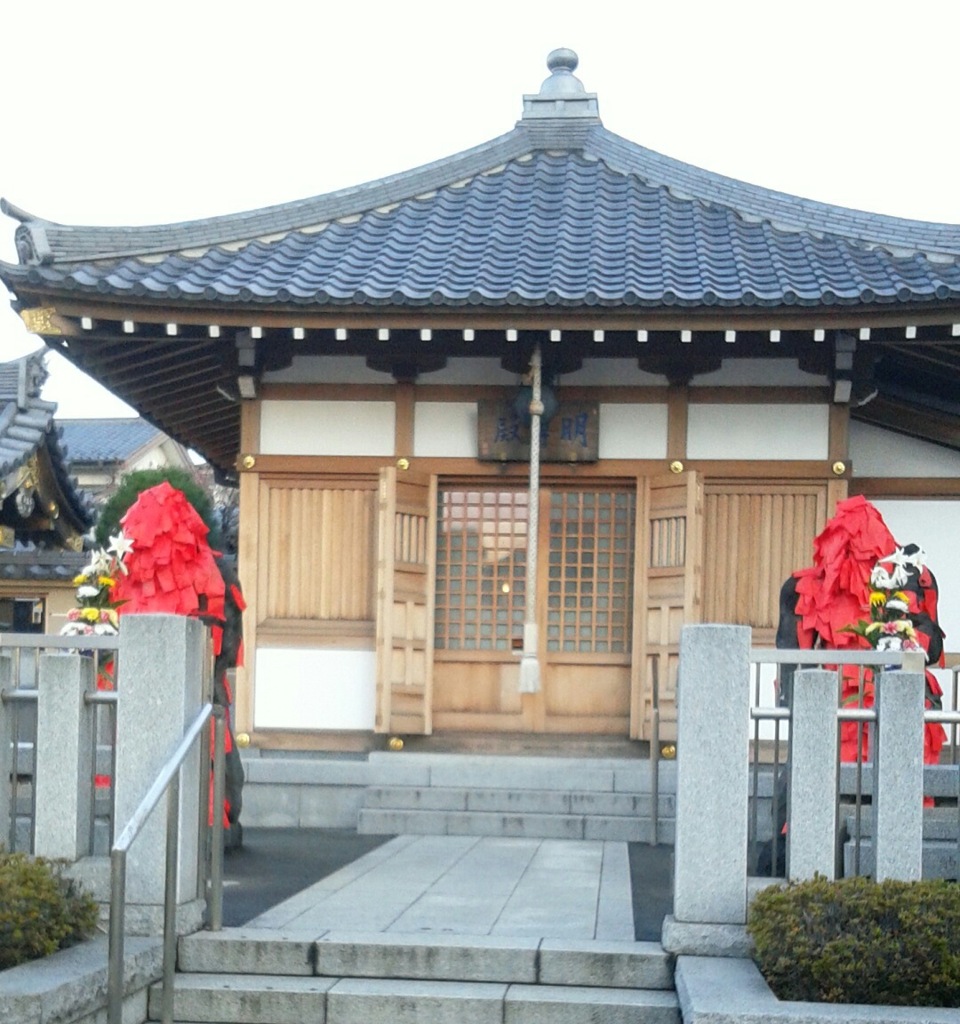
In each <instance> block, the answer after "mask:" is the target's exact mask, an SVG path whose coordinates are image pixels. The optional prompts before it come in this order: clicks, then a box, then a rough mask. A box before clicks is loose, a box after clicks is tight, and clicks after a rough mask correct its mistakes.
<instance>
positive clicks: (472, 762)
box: [357, 753, 676, 843]
mask: <svg viewBox="0 0 960 1024" xmlns="http://www.w3.org/2000/svg"><path fill="white" fill-rule="evenodd" d="M651 771H652V768H651V763H650V762H649V761H640V760H622V759H601V760H583V759H578V758H538V757H509V756H507V757H504V756H499V757H497V756H484V757H477V756H470V755H462V756H458V755H450V754H444V755H432V754H404V755H402V756H400V757H398V756H396V755H392V754H378V753H374V754H371V755H370V775H371V781H370V784H369V785H368V786H367V788H366V789H365V791H364V794H363V800H362V803H361V806H360V809H359V812H358V816H357V830H358V831H359V832H360V833H361V834H366V835H397V834H415V835H481V836H516V837H522V838H542V839H596V840H608V841H617V842H652V841H653V840H654V823H653V819H652V813H651V812H652V778H651ZM675 783H676V765H675V764H674V763H673V762H661V764H660V779H659V786H658V790H659V793H658V801H657V806H658V820H657V824H656V830H657V834H656V840H657V841H658V842H666V843H672V842H673V836H674V816H675V797H674V793H675V788H676V785H675Z"/></svg>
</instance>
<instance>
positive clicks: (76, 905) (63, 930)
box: [0, 851, 98, 970]
mask: <svg viewBox="0 0 960 1024" xmlns="http://www.w3.org/2000/svg"><path fill="white" fill-rule="evenodd" d="M61 867H62V866H61V865H60V864H59V863H57V862H55V861H50V860H46V859H44V858H42V857H28V856H27V855H26V854H25V853H4V852H2V851H0V970H3V969H4V968H7V967H14V966H16V965H17V964H22V963H25V962H26V961H27V960H36V959H37V958H38V957H43V956H49V955H50V954H51V953H55V952H56V951H57V950H58V949H63V948H64V947H65V946H72V945H74V944H75V943H77V942H82V941H83V940H84V939H85V938H88V937H89V936H90V935H91V934H92V933H93V930H94V928H95V927H96V924H97V915H98V907H97V903H96V901H95V900H94V899H93V897H92V896H89V895H88V894H87V893H84V892H82V891H81V890H80V888H79V887H78V886H77V885H76V884H75V883H74V882H73V881H71V880H69V879H66V878H64V877H63V874H62V873H61Z"/></svg>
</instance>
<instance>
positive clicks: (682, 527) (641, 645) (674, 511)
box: [630, 472, 703, 739]
mask: <svg viewBox="0 0 960 1024" xmlns="http://www.w3.org/2000/svg"><path fill="white" fill-rule="evenodd" d="M702 576H703V499H702V486H701V483H700V480H699V477H698V476H697V474H696V473H690V472H687V473H684V474H683V475H680V476H669V477H648V478H641V479H640V480H638V482H637V540H636V572H635V588H636V597H635V608H636V612H635V615H634V646H633V650H634V657H633V668H632V678H631V702H630V735H631V736H632V737H633V738H634V739H650V738H651V732H652V717H653V716H652V711H653V700H654V679H655V678H656V680H657V683H658V690H659V714H660V723H661V732H660V736H661V738H662V739H668V738H674V737H675V735H676V685H677V668H678V663H679V652H680V630H681V629H682V627H683V626H684V624H686V623H693V622H699V621H700V612H701V591H700V588H701V581H702Z"/></svg>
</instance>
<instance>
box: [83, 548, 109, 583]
mask: <svg viewBox="0 0 960 1024" xmlns="http://www.w3.org/2000/svg"><path fill="white" fill-rule="evenodd" d="M109 574H110V556H109V555H108V554H107V553H106V551H104V550H103V548H98V549H97V550H96V551H94V552H92V553H91V555H90V562H89V564H88V565H87V567H86V568H85V569H84V570H83V575H84V576H108V575H109Z"/></svg>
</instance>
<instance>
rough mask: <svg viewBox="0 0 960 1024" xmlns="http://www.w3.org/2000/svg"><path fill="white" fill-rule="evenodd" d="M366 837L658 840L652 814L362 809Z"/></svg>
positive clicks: (660, 833) (665, 839)
mask: <svg viewBox="0 0 960 1024" xmlns="http://www.w3.org/2000/svg"><path fill="white" fill-rule="evenodd" d="M357 831H358V832H359V833H360V834H361V835H403V834H409V835H438V836H445V835H446V836H514V837H517V838H522V839H603V840H607V841H613V842H625V843H650V842H653V839H654V836H653V826H652V823H651V821H650V818H649V817H643V818H641V817H637V818H628V817H623V816H602V815H598V816H593V815H583V814H533V813H529V814H505V813H502V812H499V811H442V810H433V811H415V810H395V809H382V810H380V809H376V808H367V807H361V808H360V811H359V814H358V817H357ZM656 839H657V842H661V843H672V842H673V841H674V821H673V818H664V819H661V820H660V821H659V822H658V828H657V836H656Z"/></svg>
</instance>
